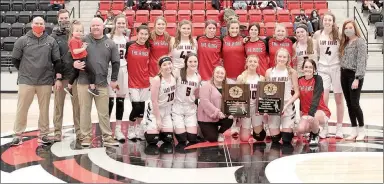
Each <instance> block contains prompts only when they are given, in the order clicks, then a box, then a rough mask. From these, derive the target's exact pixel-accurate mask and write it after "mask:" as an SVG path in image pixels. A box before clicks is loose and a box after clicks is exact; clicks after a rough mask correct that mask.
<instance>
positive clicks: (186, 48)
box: [170, 20, 197, 77]
mask: <svg viewBox="0 0 384 184" xmlns="http://www.w3.org/2000/svg"><path fill="white" fill-rule="evenodd" d="M170 47H171V49H172V50H171V56H172V60H173V65H174V71H173V74H174V76H175V77H178V76H179V75H180V70H181V69H182V68H184V59H185V57H186V56H187V54H188V53H194V54H197V41H196V39H194V38H192V23H191V22H190V21H188V20H182V21H181V22H179V25H178V28H177V33H176V37H172V38H171V42H170Z"/></svg>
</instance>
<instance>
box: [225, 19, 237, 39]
mask: <svg viewBox="0 0 384 184" xmlns="http://www.w3.org/2000/svg"><path fill="white" fill-rule="evenodd" d="M231 24H238V25H239V33H238V35H237V36H239V35H240V22H239V21H238V20H236V19H233V20H229V21H228V22H227V35H228V36H229V28H230V27H231Z"/></svg>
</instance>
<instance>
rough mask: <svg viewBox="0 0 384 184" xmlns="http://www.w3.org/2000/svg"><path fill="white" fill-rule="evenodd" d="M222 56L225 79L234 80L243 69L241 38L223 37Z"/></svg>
mask: <svg viewBox="0 0 384 184" xmlns="http://www.w3.org/2000/svg"><path fill="white" fill-rule="evenodd" d="M222 55H223V60H224V68H225V70H226V71H227V77H228V78H232V79H236V78H237V76H239V75H240V74H241V73H242V72H243V71H244V69H245V50H244V43H243V37H241V36H237V37H230V36H225V37H224V38H223V49H222Z"/></svg>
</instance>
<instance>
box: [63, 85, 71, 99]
mask: <svg viewBox="0 0 384 184" xmlns="http://www.w3.org/2000/svg"><path fill="white" fill-rule="evenodd" d="M64 91H65V92H67V94H68V95H69V96H70V97H73V94H72V88H68V87H66V88H64Z"/></svg>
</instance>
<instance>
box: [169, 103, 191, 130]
mask: <svg viewBox="0 0 384 184" xmlns="http://www.w3.org/2000/svg"><path fill="white" fill-rule="evenodd" d="M196 112H197V106H196V104H194V103H193V104H180V103H174V104H173V106H172V122H173V126H174V127H175V128H185V127H195V126H197V115H196Z"/></svg>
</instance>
